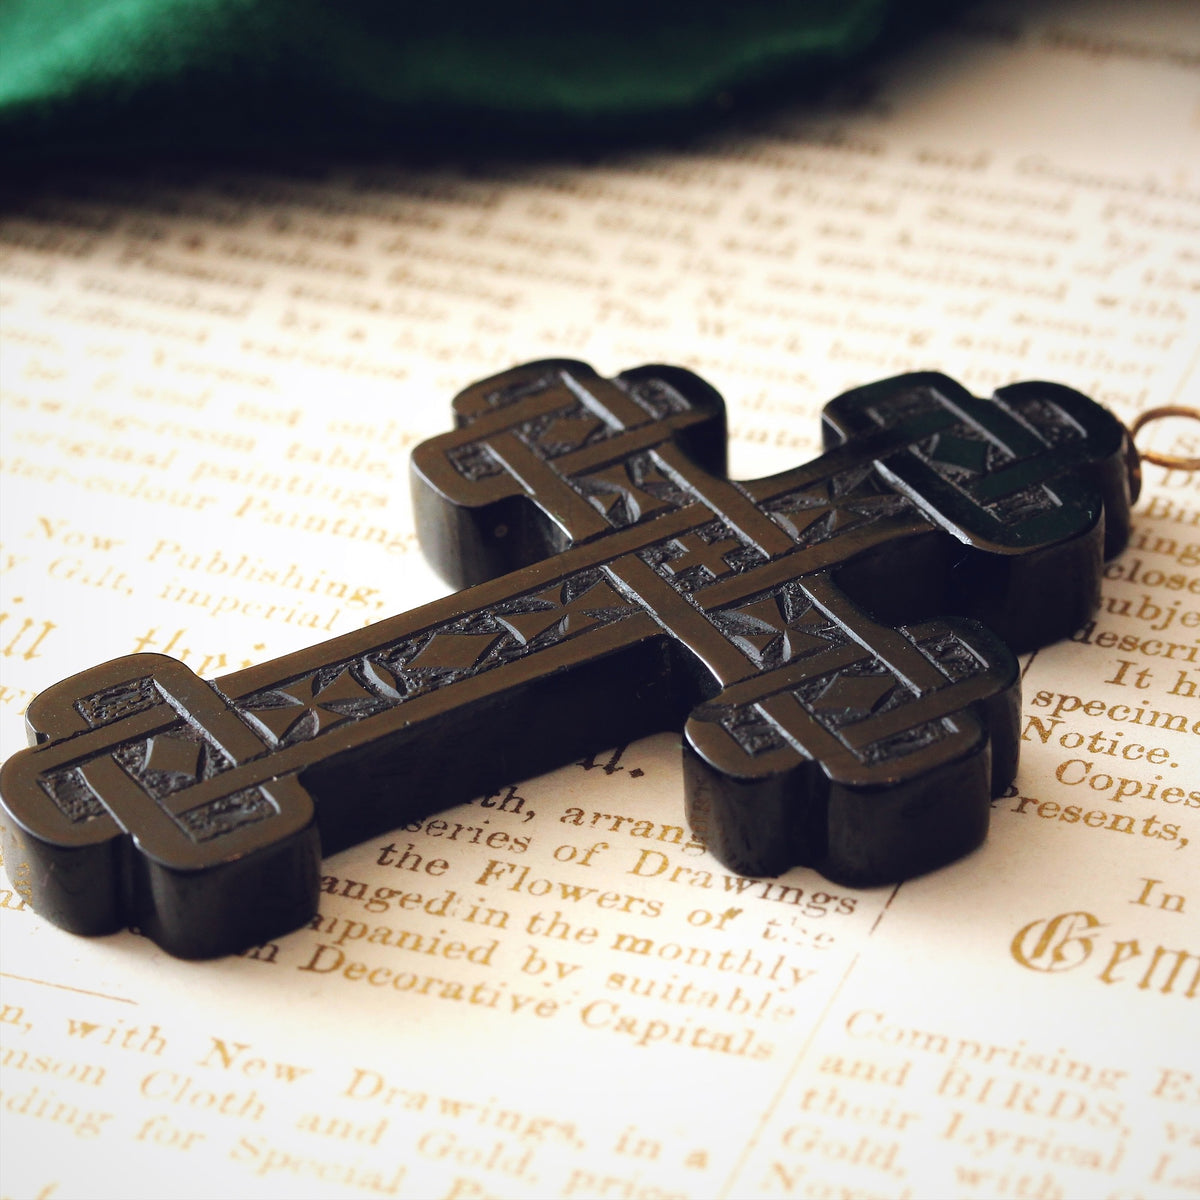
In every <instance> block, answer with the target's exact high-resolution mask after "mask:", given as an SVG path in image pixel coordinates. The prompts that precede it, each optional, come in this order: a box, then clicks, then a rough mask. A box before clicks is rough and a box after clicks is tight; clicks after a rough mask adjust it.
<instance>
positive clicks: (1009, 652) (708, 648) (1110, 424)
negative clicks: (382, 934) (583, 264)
mask: <svg viewBox="0 0 1200 1200" xmlns="http://www.w3.org/2000/svg"><path fill="white" fill-rule="evenodd" d="M454 416H455V425H456V428H455V430H454V432H452V433H449V434H445V435H443V436H441V437H437V438H434V439H432V440H431V441H428V442H425V443H424V444H423V445H421V446H419V447H418V448H417V450H416V452H415V453H414V455H413V463H412V475H413V488H414V498H415V506H416V517H417V527H418V533H419V535H420V539H421V543H422V545H423V546H424V548H425V550H426V553H427V554H428V555H429V556H430V558H431V559H432V561H433V562H434V563H435V565H436V566H437V567H438V569H439V570H440V571H441V572H442V574H443V575H445V576H446V577H447V578H448V579H450V580H451V581H452V582H453V583H454V584H455V585H456V586H458V587H460V588H465V589H467V590H465V591H460V592H459V593H457V594H456V595H452V596H448V597H447V598H445V599H444V600H438V601H436V602H435V603H433V604H429V605H426V606H425V607H423V608H419V609H417V610H415V611H413V612H410V613H405V614H403V615H401V616H397V617H393V618H391V619H390V620H386V621H382V622H380V623H378V624H376V625H372V626H370V627H368V628H365V629H361V630H356V631H355V632H353V633H348V634H344V635H342V636H341V637H337V638H334V639H332V640H331V641H328V642H326V643H324V644H323V645H319V646H316V647H313V648H312V649H309V650H304V651H301V652H299V653H296V654H290V655H287V656H285V657H283V658H281V659H277V660H276V661H274V662H270V663H266V664H264V665H262V666H257V667H252V668H249V669H247V670H243V671H237V672H234V673H233V674H231V675H226V676H224V677H223V678H220V679H217V680H215V681H213V682H212V683H205V682H203V681H202V680H200V679H199V678H198V677H197V676H196V675H194V674H193V673H192V672H191V671H190V670H189V669H188V668H187V667H185V666H184V665H183V664H182V663H180V662H177V661H175V660H173V659H170V658H166V657H164V656H161V655H155V654H138V655H132V656H130V657H127V658H122V659H117V660H115V661H113V662H110V663H106V664H104V665H102V666H99V667H95V668H93V669H91V670H89V671H85V672H83V673H82V674H80V675H76V676H73V677H72V678H70V679H68V680H66V681H65V682H63V683H60V684H57V685H56V686H54V687H52V688H50V689H48V690H47V691H45V692H43V693H42V694H41V695H40V696H39V697H38V698H37V699H36V700H35V701H34V703H33V704H32V705H30V708H29V714H28V721H29V728H30V731H31V735H32V739H33V740H34V741H35V742H36V745H35V746H34V747H33V748H32V749H29V750H25V751H22V752H20V753H18V754H16V755H14V756H13V757H12V758H11V759H10V760H9V761H8V762H7V763H6V764H5V766H4V768H3V773H2V775H0V794H2V796H3V806H4V809H5V815H4V818H3V834H4V842H5V850H4V852H5V860H6V864H7V866H8V871H9V874H10V878H11V879H12V880H13V883H14V886H15V887H16V888H17V889H18V891H20V892H21V894H22V895H25V896H27V897H28V898H29V899H30V900H31V901H32V903H33V905H34V907H35V908H36V909H37V910H38V911H39V912H41V913H42V914H43V915H44V916H46V917H48V918H49V919H50V920H52V921H55V922H57V923H58V924H60V925H62V926H64V927H65V928H67V929H70V930H74V931H76V932H79V933H87V934H100V933H107V932H111V931H113V930H116V929H120V928H123V927H125V926H127V925H132V926H135V927H137V928H139V929H140V930H141V931H142V932H143V933H145V934H147V935H148V936H150V937H152V938H153V939H154V940H155V941H157V942H158V943H159V944H160V945H162V946H163V947H164V948H166V949H167V950H169V951H170V952H171V953H173V954H177V955H182V956H185V957H207V956H212V955H217V954H224V953H228V952H232V951H236V950H239V949H242V948H244V947H246V946H248V945H252V944H255V943H258V942H261V941H263V940H265V939H267V938H269V937H272V936H275V935H278V934H280V933H283V932H285V931H287V930H289V929H292V928H295V927H297V926H299V925H301V924H302V923H304V922H305V921H306V920H308V919H309V918H310V917H311V916H312V914H313V913H314V912H315V911H316V907H317V886H318V867H319V862H320V856H321V854H322V853H326V854H328V853H332V852H333V851H336V850H339V849H342V848H344V847H346V846H350V845H353V844H355V843H357V842H360V841H362V840H364V839H366V838H370V837H374V836H376V835H378V834H381V833H383V832H385V831H386V830H388V829H391V828H394V827H395V826H397V825H400V824H402V823H404V822H406V821H410V820H412V819H414V818H419V817H421V816H424V815H427V814H428V813H430V812H432V811H434V810H437V809H439V808H443V807H445V806H448V805H452V804H455V803H458V802H461V801H464V800H467V799H469V798H471V797H472V796H476V795H479V794H480V793H483V792H487V791H489V790H492V789H495V788H496V787H498V786H499V785H501V784H504V783H509V782H513V781H516V780H519V779H521V778H524V777H527V776H529V775H532V774H535V773H537V772H541V771H545V770H548V769H550V768H552V767H556V766H559V765H561V764H564V763H568V762H571V761H572V760H575V759H579V758H580V757H581V756H585V755H588V754H591V753H594V752H596V751H598V750H601V749H604V748H606V747H609V746H612V745H617V744H620V743H624V742H627V741H629V740H631V739H633V738H637V737H640V736H642V735H644V734H647V733H651V732H653V731H655V730H662V729H683V731H684V778H685V784H686V795H687V805H688V812H689V819H690V820H691V822H692V824H693V827H694V828H695V829H696V831H697V832H698V833H700V834H701V835H702V836H703V837H704V839H705V840H706V841H707V843H708V845H709V847H710V848H711V849H712V851H713V852H714V853H715V854H716V856H717V857H718V858H720V859H721V861H722V862H724V863H725V864H727V865H728V866H730V867H731V868H733V869H735V870H737V871H740V872H743V873H745V874H751V875H773V874H777V873H780V872H783V871H785V870H787V869H788V868H789V867H791V866H793V865H796V864H806V865H809V866H812V867H815V868H816V869H817V870H819V871H820V872H822V873H823V874H825V875H826V876H828V877H830V878H832V879H834V880H837V881H839V882H843V883H846V884H850V885H856V886H867V885H872V884H880V883H885V882H890V881H893V880H897V879H901V878H904V877H906V876H909V875H913V874H916V873H919V872H922V871H928V870H930V869H932V868H934V867H938V866H941V865H943V864H945V863H947V862H950V861H951V860H953V859H955V858H957V857H958V856H960V855H962V854H965V853H967V852H968V851H969V850H971V849H973V848H974V847H975V846H977V845H978V844H979V843H980V842H981V841H982V839H983V837H984V835H985V833H986V828H987V818H988V808H989V799H990V797H991V796H993V795H994V794H995V793H996V792H998V791H999V790H1000V789H1002V788H1004V787H1005V786H1007V784H1008V783H1009V782H1010V781H1011V780H1012V778H1013V776H1014V774H1015V771H1016V765H1017V741H1018V729H1017V719H1018V713H1019V684H1018V672H1017V664H1016V660H1015V658H1014V656H1013V651H1021V650H1026V649H1030V648H1032V647H1035V646H1038V645H1042V644H1044V643H1046V642H1049V641H1052V640H1054V639H1057V638H1061V637H1064V636H1066V635H1067V634H1069V633H1071V632H1072V631H1073V630H1075V629H1076V628H1078V627H1079V626H1080V625H1082V624H1083V623H1084V622H1085V621H1086V620H1087V619H1088V617H1089V615H1090V614H1091V613H1092V611H1093V609H1094V607H1095V605H1096V603H1097V601H1098V598H1099V585H1100V568H1101V563H1102V559H1103V557H1104V556H1105V554H1106V553H1107V554H1112V553H1115V552H1116V551H1117V550H1118V549H1120V547H1121V546H1122V545H1123V544H1124V542H1125V540H1126V537H1127V535H1128V528H1129V504H1130V495H1129V487H1130V485H1129V478H1130V476H1129V471H1128V464H1127V455H1128V442H1127V438H1126V435H1125V431H1124V430H1123V429H1122V427H1121V426H1120V424H1119V423H1118V422H1117V421H1116V420H1115V419H1114V418H1113V417H1111V416H1110V415H1109V414H1108V413H1107V412H1105V411H1104V410H1103V409H1101V408H1100V407H1099V406H1098V405H1096V404H1094V403H1093V402H1092V401H1090V400H1088V399H1087V398H1086V397H1084V396H1082V395H1080V394H1079V393H1078V392H1074V391H1071V390H1070V389H1068V388H1064V387H1060V386H1058V385H1054V384H1045V383H1023V384H1017V385H1014V386H1012V387H1007V388H1003V389H1001V390H1000V391H998V392H997V393H996V394H995V396H994V397H993V398H992V399H990V400H980V399H976V398H975V397H973V396H971V395H970V394H968V393H967V392H966V391H964V389H963V388H962V387H960V386H959V385H958V384H956V383H955V382H954V381H953V380H951V379H948V378H946V377H945V376H943V375H936V374H914V375H905V376H901V377H899V378H897V379H890V380H886V381H884V382H881V383H876V384H872V385H870V386H868V387H863V388H858V389H856V390H855V391H852V392H848V393H847V394H845V395H843V396H840V397H839V398H838V399H836V400H834V401H832V402H831V403H830V404H829V405H828V406H827V407H826V409H825V413H824V439H825V445H826V451H825V453H824V454H823V455H822V456H821V457H819V458H817V459H816V460H815V461H813V462H810V463H808V464H806V465H804V466H801V467H797V468H795V469H794V470H791V471H787V472H784V473H783V474H781V475H777V476H774V477H772V478H769V479H763V480H758V481H754V482H750V483H732V482H730V481H728V480H727V479H726V478H725V411H724V405H723V403H722V401H721V398H720V396H719V395H718V394H717V393H716V392H715V391H714V390H713V388H711V387H710V386H709V385H708V384H706V383H705V382H704V381H703V380H701V379H700V378H698V377H697V376H696V375H693V374H692V373H690V372H688V371H685V370H682V369H679V368H675V367H661V366H654V367H640V368H638V369H636V370H633V371H627V372H625V373H624V374H622V375H620V376H618V377H617V378H615V379H613V380H605V379H602V378H600V377H599V376H597V375H596V374H595V372H593V371H592V370H591V369H590V368H589V367H587V366H585V365H584V364H582V363H577V362H570V361H547V362H538V363H532V364H529V365H526V366H522V367H517V368H514V369H512V370H510V371H505V372H504V373H502V374H500V375H497V376H495V377H493V378H491V379H488V380H484V381H483V382H481V383H477V384H475V385H474V386H472V387H470V388H468V389H467V390H466V391H464V392H463V393H461V394H460V395H459V396H458V397H457V398H456V399H455V401H454Z"/></svg>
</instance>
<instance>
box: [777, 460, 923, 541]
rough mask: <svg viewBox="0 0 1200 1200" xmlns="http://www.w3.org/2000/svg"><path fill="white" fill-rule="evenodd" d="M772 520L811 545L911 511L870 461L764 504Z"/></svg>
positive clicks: (791, 534) (910, 507)
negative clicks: (877, 472) (879, 476)
mask: <svg viewBox="0 0 1200 1200" xmlns="http://www.w3.org/2000/svg"><path fill="white" fill-rule="evenodd" d="M767 508H768V511H769V512H770V514H771V516H772V517H773V518H774V519H775V521H776V522H777V523H778V524H779V525H780V526H782V527H783V529H785V530H786V531H787V533H788V534H789V535H790V536H791V537H792V538H794V539H795V541H796V542H797V543H798V544H799V545H801V546H815V545H817V544H818V543H819V542H825V541H829V540H830V539H831V538H835V537H839V536H841V535H843V534H846V533H851V532H853V531H855V530H858V529H862V528H864V527H866V526H868V525H872V524H874V523H875V522H876V521H879V520H881V519H882V518H885V517H891V516H895V515H896V514H897V513H902V512H912V511H913V510H914V505H913V503H912V501H911V500H909V499H908V498H907V497H905V496H900V495H897V494H896V493H895V492H894V491H892V490H891V489H890V488H887V487H886V486H885V485H884V484H883V483H882V482H881V481H880V480H879V478H878V476H877V475H876V474H875V472H874V470H873V469H872V467H871V465H870V464H867V465H865V466H861V467H854V468H851V469H850V470H847V471H841V472H839V473H837V474H835V475H830V476H828V477H827V478H825V479H823V480H821V481H819V482H818V483H815V484H813V485H811V486H809V487H806V488H803V489H801V490H798V491H795V492H785V493H784V494H783V495H782V496H777V497H775V499H774V500H772V501H771V502H770V503H769V504H768V505H767Z"/></svg>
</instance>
